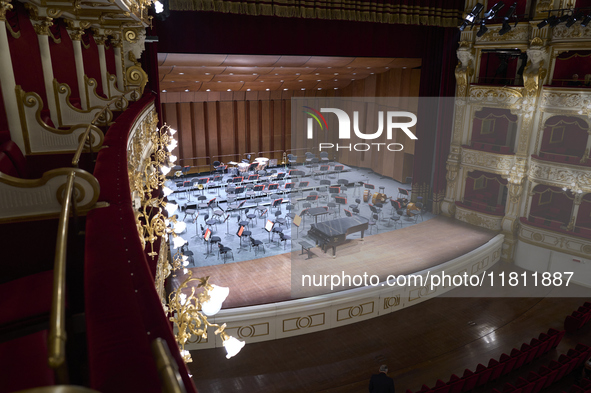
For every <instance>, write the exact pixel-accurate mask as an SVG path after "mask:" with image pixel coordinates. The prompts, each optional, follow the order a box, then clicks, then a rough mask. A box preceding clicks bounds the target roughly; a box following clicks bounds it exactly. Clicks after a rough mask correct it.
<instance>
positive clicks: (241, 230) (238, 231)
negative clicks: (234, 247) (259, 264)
mask: <svg viewBox="0 0 591 393" xmlns="http://www.w3.org/2000/svg"><path fill="white" fill-rule="evenodd" d="M243 233H244V225H240V227H239V228H238V230H237V231H236V236H238V238H239V239H240V246H239V247H238V253H240V250H241V249H242V234H243Z"/></svg>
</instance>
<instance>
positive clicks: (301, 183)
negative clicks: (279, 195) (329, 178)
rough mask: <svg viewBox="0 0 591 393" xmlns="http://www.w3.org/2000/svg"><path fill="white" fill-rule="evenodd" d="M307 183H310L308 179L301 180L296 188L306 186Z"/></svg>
mask: <svg viewBox="0 0 591 393" xmlns="http://www.w3.org/2000/svg"><path fill="white" fill-rule="evenodd" d="M308 184H310V182H309V181H301V182H300V184H298V188H304V187H308Z"/></svg>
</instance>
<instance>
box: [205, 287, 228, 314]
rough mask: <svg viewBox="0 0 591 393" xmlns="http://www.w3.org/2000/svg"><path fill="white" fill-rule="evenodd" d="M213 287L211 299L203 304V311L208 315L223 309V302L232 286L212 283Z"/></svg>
mask: <svg viewBox="0 0 591 393" xmlns="http://www.w3.org/2000/svg"><path fill="white" fill-rule="evenodd" d="M212 287H213V289H212V290H211V291H209V300H208V301H206V302H203V304H201V311H203V314H205V315H207V316H208V317H211V316H212V315H215V314H217V313H218V312H219V311H220V310H221V308H222V303H223V302H224V300H226V298H227V297H228V294H229V293H230V288H227V287H219V286H217V285H215V284H212Z"/></svg>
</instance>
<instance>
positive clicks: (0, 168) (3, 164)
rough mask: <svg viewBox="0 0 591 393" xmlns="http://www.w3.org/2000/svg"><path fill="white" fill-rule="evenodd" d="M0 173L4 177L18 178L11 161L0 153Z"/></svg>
mask: <svg viewBox="0 0 591 393" xmlns="http://www.w3.org/2000/svg"><path fill="white" fill-rule="evenodd" d="M0 172H2V173H4V174H5V175H9V176H13V177H19V176H18V171H17V170H16V167H15V166H14V164H13V163H12V160H11V159H10V158H9V157H8V156H7V155H6V154H5V153H3V152H1V151H0Z"/></svg>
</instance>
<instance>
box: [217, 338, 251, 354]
mask: <svg viewBox="0 0 591 393" xmlns="http://www.w3.org/2000/svg"><path fill="white" fill-rule="evenodd" d="M222 340H223V337H222ZM223 341H224V348H226V353H227V354H226V359H230V358H231V357H232V356H234V355H236V354H237V353H238V352H240V350H241V349H242V347H244V344H245V342H244V341H240V340H238V339H237V338H235V337H232V336H228V338H227V339H226V340H223Z"/></svg>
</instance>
